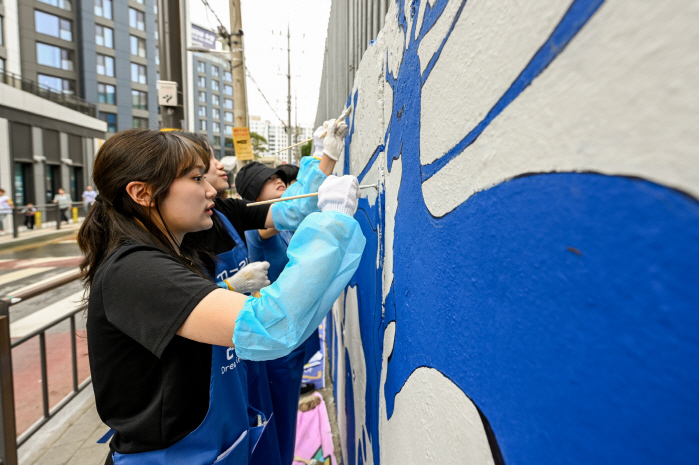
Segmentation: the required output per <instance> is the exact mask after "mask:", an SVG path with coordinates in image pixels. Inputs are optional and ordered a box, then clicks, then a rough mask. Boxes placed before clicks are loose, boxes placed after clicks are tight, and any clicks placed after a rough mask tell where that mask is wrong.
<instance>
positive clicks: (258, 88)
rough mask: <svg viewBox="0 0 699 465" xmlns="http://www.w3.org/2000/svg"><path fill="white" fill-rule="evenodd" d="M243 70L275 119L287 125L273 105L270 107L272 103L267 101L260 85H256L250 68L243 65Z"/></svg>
mask: <svg viewBox="0 0 699 465" xmlns="http://www.w3.org/2000/svg"><path fill="white" fill-rule="evenodd" d="M245 71H247V72H248V77H249V78H250V80H251V81H252V83H253V84H255V87H257V90H258V92H259V93H260V95H261V96H262V98H263V99H265V102H267V105H269V108H270V109H271V110H272V113H274V116H276V117H277V119H278V120H279V121H281V123H282V125H283V126H284V127H287V124H286V123H285V122H284V120H283V119H281V118H280V117H279V115H278V114H277V112H276V111H274V107H272V104H271V103H269V100H267V97H265V94H263V93H262V89H260V86H259V85H257V82H256V81H255V78H254V77H252V74H250V70H249V69H248V67H247V66H246V67H245Z"/></svg>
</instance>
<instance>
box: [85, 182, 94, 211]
mask: <svg viewBox="0 0 699 465" xmlns="http://www.w3.org/2000/svg"><path fill="white" fill-rule="evenodd" d="M95 197H97V192H95V191H94V190H93V189H92V186H87V187H86V188H85V191H84V192H83V206H84V207H85V214H86V215H87V212H89V211H90V207H92V204H93V203H95Z"/></svg>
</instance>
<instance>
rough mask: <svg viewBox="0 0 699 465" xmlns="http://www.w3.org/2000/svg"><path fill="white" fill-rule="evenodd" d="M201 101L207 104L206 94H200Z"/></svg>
mask: <svg viewBox="0 0 699 465" xmlns="http://www.w3.org/2000/svg"><path fill="white" fill-rule="evenodd" d="M199 101H200V102H202V103H206V92H199Z"/></svg>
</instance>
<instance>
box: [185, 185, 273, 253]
mask: <svg viewBox="0 0 699 465" xmlns="http://www.w3.org/2000/svg"><path fill="white" fill-rule="evenodd" d="M214 203H215V204H216V210H218V211H219V212H221V213H222V214H223V215H224V216H225V217H226V218H228V220H229V221H230V222H231V224H233V227H234V228H235V230H236V231H237V233H238V236H240V239H241V240H242V241H243V243H245V231H248V230H250V229H265V221H267V212H268V211H269V207H270V205H259V206H256V207H246V205H247V204H249V203H250V202H248V201H247V200H241V199H218V198H217V199H214ZM191 240H193V241H197V242H199V243H202V244H206V247H207V248H209V249H210V250H211V251H212V252H213V253H214V254H216V255H219V254H222V253H225V252H228V251H230V250H232V249H233V248H234V247H235V243H234V242H233V239H231V237H230V236H229V235H228V234H226V233H224V232H223V231H221V230H220V226H219V225H216V224H214V227H213V228H211V229H207V230H206V231H199V232H196V233H189V234H187V235H186V236H185V241H191ZM246 245H247V244H246Z"/></svg>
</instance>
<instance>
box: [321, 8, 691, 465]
mask: <svg viewBox="0 0 699 465" xmlns="http://www.w3.org/2000/svg"><path fill="white" fill-rule="evenodd" d="M364 3H365V2H364ZM347 8H348V3H347V2H339V1H337V0H336V1H334V2H333V13H332V15H331V21H330V28H329V31H330V32H329V37H328V53H327V55H326V70H325V71H324V79H323V88H322V89H321V102H320V103H319V112H318V120H317V122H320V121H322V120H323V119H326V118H327V117H330V116H334V115H336V114H338V113H339V112H340V111H341V110H342V103H347V104H352V105H353V106H354V112H353V114H352V115H351V117H350V118H349V119H348V123H349V125H350V133H349V135H348V137H347V147H346V152H345V155H344V157H343V158H341V159H340V161H339V163H338V169H337V171H338V172H345V173H347V172H349V173H352V174H354V175H355V176H357V177H359V179H360V183H362V184H371V183H375V182H378V183H379V185H380V189H379V191H378V193H370V194H369V195H368V197H365V198H363V199H361V200H360V208H359V210H358V212H357V214H356V216H355V217H356V219H357V220H358V221H359V222H360V224H361V225H362V228H363V231H364V233H365V235H366V236H367V239H368V241H367V247H366V250H365V254H364V257H363V261H362V263H361V265H360V268H359V270H358V272H357V274H356V275H355V277H354V278H353V280H352V281H351V283H350V285H349V286H348V288H347V290H346V292H345V294H344V295H343V296H342V297H341V298H340V299H339V301H338V302H337V303H336V305H335V306H334V308H333V310H332V312H331V315H332V328H333V329H332V330H331V331H330V332H329V333H330V334H329V341H328V342H329V346H330V357H331V366H332V375H333V378H334V381H335V389H336V401H337V410H338V417H339V423H340V429H341V436H342V445H343V454H344V459H345V460H344V463H346V464H359V463H361V464H378V463H383V464H387V465H392V464H402V463H405V464H408V463H421V464H422V463H433V464H444V463H450V464H451V463H471V464H498V463H510V464H514V463H517V464H540V463H579V464H589V463H595V464H607V463H608V464H612V463H614V464H617V463H634V464H651V463H683V464H685V463H686V464H689V463H694V462H695V461H696V457H697V456H699V424H698V423H697V422H696V418H697V417H698V416H699V390H698V389H697V386H699V338H698V337H697V333H698V330H699V312H697V308H698V304H699V286H698V285H697V277H698V276H699V252H698V249H699V246H698V245H697V244H699V202H697V199H698V198H699V151H698V150H697V147H698V146H699V131H697V127H699V112H698V111H697V109H696V103H697V101H699V91H697V87H696V83H697V82H699V54H697V53H696V44H697V43H699V29H698V28H696V27H695V26H696V24H697V23H698V22H699V2H697V1H696V0H693V1H689V2H688V1H681V0H668V1H666V2H634V1H632V0H607V1H600V0H572V1H567V2H559V1H548V0H547V1H539V2H513V1H503V2H487V1H478V0H471V1H468V2H466V1H465V0H451V1H444V0H431V1H429V2H428V1H426V0H422V1H419V0H415V1H413V2H405V4H404V2H402V1H400V2H397V3H395V2H392V3H391V4H390V6H389V8H388V12H387V15H386V17H385V25H384V28H383V30H382V31H381V32H380V33H379V34H378V37H377V39H376V41H375V42H374V43H373V45H368V44H366V46H367V47H368V48H367V49H366V50H365V51H364V50H359V49H360V48H361V47H362V46H361V45H357V46H356V47H355V48H354V51H358V50H359V51H358V53H360V54H362V53H363V59H362V61H361V64H360V66H359V68H358V69H357V71H356V75H355V76H352V77H351V78H352V79H353V81H349V83H348V82H347V79H348V78H347V73H346V70H345V69H344V67H345V66H348V65H349V64H350V62H349V60H347V57H346V56H345V57H344V58H343V59H344V60H345V61H342V60H340V59H338V58H337V57H334V56H333V55H335V54H339V53H345V52H341V51H338V50H336V48H335V46H336V45H337V44H342V43H346V41H344V39H347V37H348V33H347V31H345V30H343V29H342V28H341V27H339V26H338V24H341V23H342V14H344V13H345V12H346V10H347ZM343 56H344V55H343ZM331 64H332V65H331ZM347 84H349V85H348V87H347V90H346V91H343V90H342V89H343V86H345V85H347ZM329 89H331V90H332V91H329ZM342 101H344V102H342ZM337 102H342V103H337ZM365 192H366V191H365Z"/></svg>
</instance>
